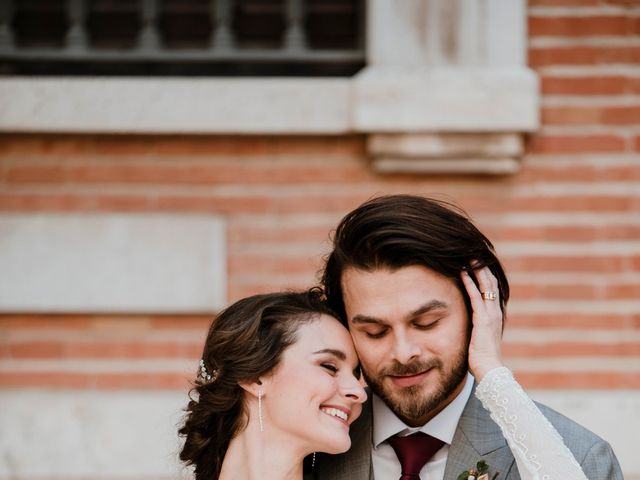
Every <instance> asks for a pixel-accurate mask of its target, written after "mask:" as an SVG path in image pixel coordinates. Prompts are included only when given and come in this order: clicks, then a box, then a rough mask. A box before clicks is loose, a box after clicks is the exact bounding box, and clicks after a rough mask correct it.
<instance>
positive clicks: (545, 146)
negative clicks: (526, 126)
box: [527, 134, 626, 154]
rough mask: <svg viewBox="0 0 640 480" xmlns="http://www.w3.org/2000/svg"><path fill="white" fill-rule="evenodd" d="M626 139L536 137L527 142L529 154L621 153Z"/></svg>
mask: <svg viewBox="0 0 640 480" xmlns="http://www.w3.org/2000/svg"><path fill="white" fill-rule="evenodd" d="M625 150H626V139H625V138H623V137H620V136H617V135H604V134H600V135H580V136H578V135H575V136H569V135H562V136H561V135H548V134H545V135H542V134H539V135H534V136H532V137H530V139H529V141H528V142H527V153H539V154H543V153H551V154H557V153H605V152H609V153H621V152H624V151H625Z"/></svg>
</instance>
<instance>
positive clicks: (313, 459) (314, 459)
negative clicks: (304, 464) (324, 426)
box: [311, 452, 316, 468]
mask: <svg viewBox="0 0 640 480" xmlns="http://www.w3.org/2000/svg"><path fill="white" fill-rule="evenodd" d="M315 466H316V452H313V457H311V468H314V467H315Z"/></svg>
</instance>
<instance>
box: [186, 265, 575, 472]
mask: <svg viewBox="0 0 640 480" xmlns="http://www.w3.org/2000/svg"><path fill="white" fill-rule="evenodd" d="M481 275H489V274H488V273H486V270H485V271H484V273H482V274H481ZM481 281H482V279H481ZM463 283H464V284H465V287H466V288H467V291H468V292H469V293H470V297H471V300H472V306H473V310H474V328H473V335H472V339H471V345H470V349H469V351H470V359H469V360H470V362H469V364H470V367H471V369H472V372H473V373H474V374H475V375H476V379H477V380H478V381H479V382H480V384H479V385H478V388H477V389H476V395H478V396H479V397H480V398H481V400H482V401H483V405H485V408H487V409H488V410H489V411H490V412H491V414H492V417H493V418H494V420H496V422H497V423H498V424H499V425H500V427H501V428H502V430H503V433H504V434H505V438H507V440H508V442H509V446H510V448H511V449H512V451H513V454H514V456H515V458H516V462H517V464H518V469H519V471H520V475H521V478H522V479H523V480H535V479H537V478H539V471H540V469H539V468H537V466H538V465H539V463H540V462H542V463H545V467H548V468H546V470H545V471H552V472H554V474H557V475H558V476H554V478H562V479H563V480H584V479H586V477H585V476H584V474H583V472H582V470H581V469H580V466H579V465H578V464H577V462H576V461H575V459H574V457H573V455H572V454H571V452H570V451H569V450H568V449H567V448H566V447H565V446H564V444H563V442H562V439H561V438H560V436H559V435H558V433H557V432H556V431H555V429H554V428H553V427H552V426H551V424H550V423H549V422H547V421H546V419H545V418H544V416H543V415H542V414H541V413H540V411H539V410H538V409H537V408H536V407H535V405H534V404H533V402H531V400H530V399H529V398H528V397H527V396H526V395H525V394H524V392H523V391H522V389H521V388H520V387H519V385H518V384H517V383H516V382H515V380H514V379H513V377H512V376H511V374H510V372H509V371H508V370H506V369H505V368H504V367H503V366H502V363H501V361H500V337H501V325H502V321H501V312H500V311H499V308H498V309H496V311H481V310H483V308H484V307H483V306H482V305H483V304H482V303H481V301H480V300H481V298H480V293H479V291H478V289H477V287H476V286H475V285H474V283H473V281H472V280H471V279H470V277H469V276H468V275H467V274H466V273H463ZM200 365H201V366H200V374H199V378H198V380H197V381H196V387H195V389H194V390H195V394H196V396H195V398H193V399H192V400H191V401H190V402H189V405H188V407H187V417H186V421H185V424H184V426H183V427H182V428H181V429H180V431H179V433H180V434H181V435H182V436H184V437H186V441H185V445H184V448H183V450H182V452H181V454H180V458H181V459H182V460H183V461H184V462H186V463H187V464H189V465H194V466H195V477H196V480H228V479H263V478H269V479H274V480H276V479H277V480H280V479H282V480H300V479H302V476H303V469H302V464H303V459H304V458H305V457H306V456H307V455H309V454H311V453H313V452H316V451H318V452H326V453H330V454H337V453H342V452H345V451H346V450H348V449H349V447H350V445H351V440H350V438H349V425H350V424H351V423H352V422H353V421H354V420H355V419H356V418H357V417H358V416H359V414H360V412H361V407H362V403H363V402H364V401H365V400H366V398H367V395H366V393H365V391H364V389H363V387H362V384H361V382H360V380H359V367H358V359H357V357H356V353H355V350H354V348H353V344H352V342H351V337H350V335H349V333H348V331H347V330H346V329H345V328H344V327H343V326H342V324H341V323H340V322H339V321H338V320H336V318H335V317H334V316H333V314H332V312H331V311H330V310H329V309H328V308H327V307H326V306H325V304H324V302H323V300H322V296H321V293H320V291H318V290H311V291H308V292H303V293H274V294H268V295H257V296H254V297H249V298H247V299H244V300H240V301H239V302H237V303H235V304H233V305H232V306H230V307H229V308H227V309H226V310H225V311H223V312H222V313H221V314H220V315H219V316H218V318H217V319H216V320H215V321H214V322H213V324H212V326H211V328H210V330H209V334H208V336H207V340H206V344H205V348H204V353H203V357H202V360H201V364H200ZM505 399H506V401H507V402H509V411H508V416H506V415H505ZM523 434H524V435H523ZM532 452H537V453H540V452H542V455H539V456H536V457H534V456H533V455H532ZM549 462H551V463H552V464H553V465H548V463H549ZM472 473H475V472H472ZM479 478H482V477H479Z"/></svg>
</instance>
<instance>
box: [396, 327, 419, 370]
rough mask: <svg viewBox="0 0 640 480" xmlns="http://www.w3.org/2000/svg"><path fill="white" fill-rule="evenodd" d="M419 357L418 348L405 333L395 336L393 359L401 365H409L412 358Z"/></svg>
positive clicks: (413, 340)
mask: <svg viewBox="0 0 640 480" xmlns="http://www.w3.org/2000/svg"><path fill="white" fill-rule="evenodd" d="M419 356H420V346H419V345H418V343H417V342H416V341H415V339H413V338H411V335H408V334H407V333H405V332H402V333H399V334H396V335H395V338H394V341H393V357H394V359H395V360H397V361H398V362H400V363H402V364H406V363H409V362H410V361H411V360H412V359H413V358H415V357H419Z"/></svg>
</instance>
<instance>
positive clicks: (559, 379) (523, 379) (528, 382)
mask: <svg viewBox="0 0 640 480" xmlns="http://www.w3.org/2000/svg"><path fill="white" fill-rule="evenodd" d="M515 374H516V377H517V379H518V381H519V382H520V383H521V385H522V386H523V387H524V388H525V389H531V390H533V389H556V388H557V389H561V390H566V389H580V390H589V389H596V390H597V389H602V390H609V389H611V390H616V389H624V390H626V389H631V390H635V389H638V388H640V373H638V372H615V371H614V372H590V371H588V370H586V371H580V372H529V371H526V372H525V371H516V372H515Z"/></svg>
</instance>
